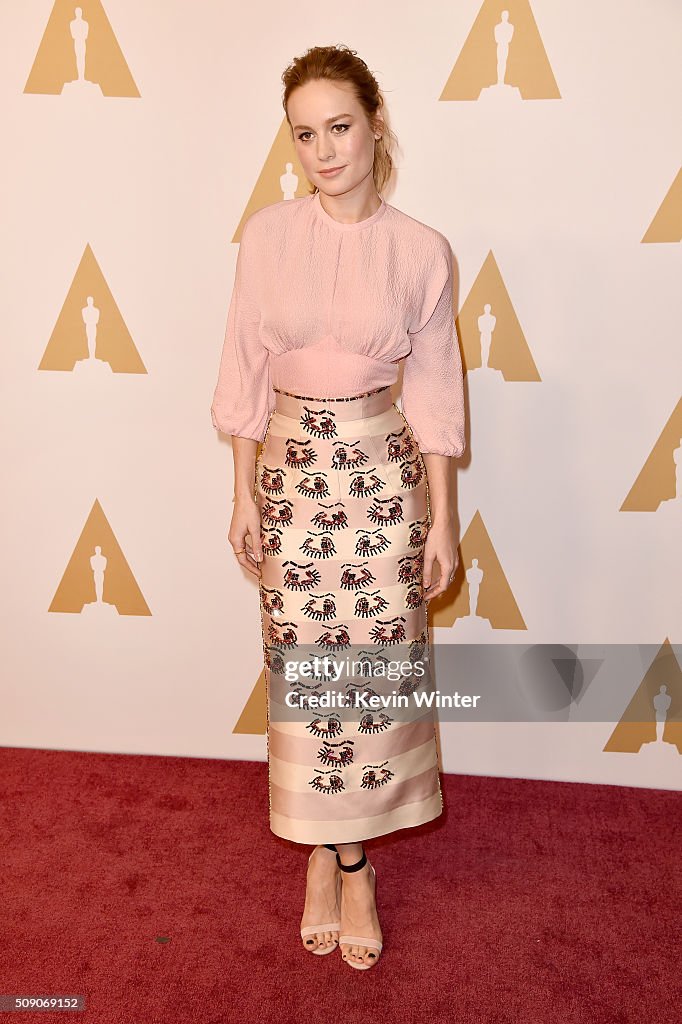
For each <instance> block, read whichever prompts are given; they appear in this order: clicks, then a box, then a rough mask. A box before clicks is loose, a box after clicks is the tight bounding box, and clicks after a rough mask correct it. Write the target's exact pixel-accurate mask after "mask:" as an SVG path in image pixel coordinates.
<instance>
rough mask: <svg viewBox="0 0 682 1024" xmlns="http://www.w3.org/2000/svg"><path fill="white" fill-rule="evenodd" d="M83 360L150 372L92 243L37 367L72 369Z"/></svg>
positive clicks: (118, 370) (127, 370)
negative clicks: (91, 350) (117, 303)
mask: <svg viewBox="0 0 682 1024" xmlns="http://www.w3.org/2000/svg"><path fill="white" fill-rule="evenodd" d="M88 335H90V338H88ZM89 345H90V346H91V348H92V349H93V350H94V354H93V355H90V349H89V347H88V346H89ZM80 360H83V361H85V362H87V361H88V360H90V362H94V361H95V360H101V361H102V362H105V363H108V364H109V366H110V368H111V369H112V370H113V372H114V373H146V372H147V370H146V368H145V365H144V363H143V362H142V359H141V358H140V354H139V352H138V351H137V348H136V347H135V343H134V342H133V339H132V337H131V336H130V331H129V330H128V328H127V327H126V324H125V321H124V319H123V317H122V316H121V312H120V310H119V308H118V306H117V305H116V302H115V300H114V297H113V295H112V294H111V291H110V289H109V285H108V284H107V282H106V280H105V278H104V274H103V273H102V270H101V268H100V266H99V263H98V262H97V260H96V258H95V254H94V253H93V251H92V249H91V248H90V246H89V245H86V247H85V250H84V252H83V255H82V256H81V260H80V263H79V264H78V267H77V269H76V273H75V274H74V277H73V281H72V284H71V287H70V288H69V292H68V294H67V296H66V299H65V300H64V305H63V306H62V308H61V310H60V313H59V316H58V317H57V322H56V324H55V325H54V329H53V331H52V334H51V335H50V339H49V341H48V343H47V346H46V348H45V351H44V353H43V358H42V359H41V361H40V365H39V367H38V369H39V370H73V369H74V367H75V366H76V364H77V363H78V362H79V361H80Z"/></svg>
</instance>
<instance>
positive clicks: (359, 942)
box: [336, 850, 383, 971]
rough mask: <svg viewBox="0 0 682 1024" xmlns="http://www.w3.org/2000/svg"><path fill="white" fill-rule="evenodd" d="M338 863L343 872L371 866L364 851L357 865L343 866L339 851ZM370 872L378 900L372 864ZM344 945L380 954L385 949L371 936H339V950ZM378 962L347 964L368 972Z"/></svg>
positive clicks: (348, 962) (381, 943)
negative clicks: (373, 950) (360, 947)
mask: <svg viewBox="0 0 682 1024" xmlns="http://www.w3.org/2000/svg"><path fill="white" fill-rule="evenodd" d="M336 863H337V864H338V865H339V867H340V868H341V870H342V871H359V870H360V868H364V866H365V864H369V862H368V860H367V854H366V853H365V851H364V850H363V851H362V857H361V858H360V860H358V861H356V862H355V864H342V863H341V858H340V856H339V853H338V850H337V852H336ZM369 872H370V878H371V879H372V889H373V892H374V897H375V900H376V891H377V875H376V871H375V870H374V868H373V866H372V865H371V864H369ZM340 905H341V904H340V903H339V906H340ZM344 943H348V944H350V945H353V946H366V947H368V948H371V949H376V950H377V951H378V952H379V953H380V952H381V950H382V949H383V942H381V941H380V940H379V939H375V938H373V937H372V936H371V935H339V949H341V945H342V944H344ZM378 960H379V957H378V956H377V957H375V960H374V963H371V964H358V963H356V962H355V961H354V960H346V963H347V964H348V965H349V966H350V967H354V968H355V970H356V971H368V970H369V969H370V967H374V964H376V963H377V961H378Z"/></svg>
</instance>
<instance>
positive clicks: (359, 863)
mask: <svg viewBox="0 0 682 1024" xmlns="http://www.w3.org/2000/svg"><path fill="white" fill-rule="evenodd" d="M336 863H337V864H338V865H339V867H340V868H341V870H342V871H359V870H360V868H364V866H365V864H366V863H367V854H366V853H365V851H364V850H363V851H362V857H361V858H360V860H358V861H356V862H355V864H342V863H341V857H340V856H339V852H338V850H337V851H336Z"/></svg>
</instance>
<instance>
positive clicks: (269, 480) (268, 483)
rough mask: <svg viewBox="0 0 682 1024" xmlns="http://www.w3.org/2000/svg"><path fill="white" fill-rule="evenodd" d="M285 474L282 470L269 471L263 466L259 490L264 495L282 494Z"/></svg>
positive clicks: (267, 467)
mask: <svg viewBox="0 0 682 1024" xmlns="http://www.w3.org/2000/svg"><path fill="white" fill-rule="evenodd" d="M285 477H286V473H285V472H284V470H282V469H270V467H269V466H264V467H263V469H262V470H261V474H260V486H261V490H262V491H263V492H264V493H265V494H284V478H285Z"/></svg>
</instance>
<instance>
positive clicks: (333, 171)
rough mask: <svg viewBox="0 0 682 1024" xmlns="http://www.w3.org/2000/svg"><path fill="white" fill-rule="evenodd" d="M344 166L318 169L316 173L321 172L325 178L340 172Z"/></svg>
mask: <svg viewBox="0 0 682 1024" xmlns="http://www.w3.org/2000/svg"><path fill="white" fill-rule="evenodd" d="M344 169H345V168H343V167H330V168H329V169H328V170H326V171H318V174H323V175H324V176H325V178H333V177H335V175H337V174H340V173H341V171H343V170H344Z"/></svg>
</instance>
